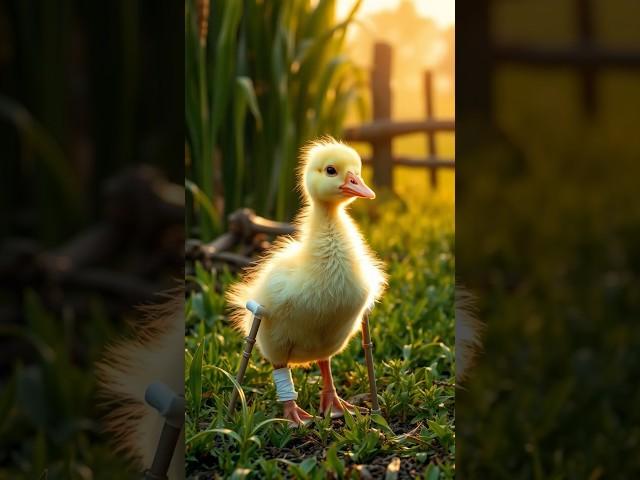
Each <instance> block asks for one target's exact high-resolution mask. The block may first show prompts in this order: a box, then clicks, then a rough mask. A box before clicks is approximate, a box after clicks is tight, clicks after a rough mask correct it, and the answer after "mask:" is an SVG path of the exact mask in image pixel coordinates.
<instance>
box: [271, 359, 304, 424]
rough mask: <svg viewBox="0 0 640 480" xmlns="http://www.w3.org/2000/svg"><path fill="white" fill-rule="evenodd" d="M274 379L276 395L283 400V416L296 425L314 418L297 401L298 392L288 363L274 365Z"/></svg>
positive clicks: (280, 400)
mask: <svg viewBox="0 0 640 480" xmlns="http://www.w3.org/2000/svg"><path fill="white" fill-rule="evenodd" d="M273 380H274V382H275V384H276V396H277V399H278V401H279V402H282V406H283V408H284V414H283V417H284V418H286V419H287V420H290V421H291V422H292V423H293V424H294V425H304V424H305V423H306V422H309V421H311V420H312V419H313V415H310V414H309V413H307V412H305V411H304V410H303V409H302V408H300V407H299V406H298V404H297V403H296V399H297V398H298V392H296V391H295V389H294V387H293V380H292V378H291V370H289V368H288V367H287V365H274V366H273Z"/></svg>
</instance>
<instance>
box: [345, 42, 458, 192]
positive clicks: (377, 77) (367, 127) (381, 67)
mask: <svg viewBox="0 0 640 480" xmlns="http://www.w3.org/2000/svg"><path fill="white" fill-rule="evenodd" d="M391 60H392V49H391V46H390V45H388V44H386V43H376V44H375V46H374V60H373V70H372V72H371V93H372V100H373V121H372V122H370V123H365V124H362V125H357V126H353V127H349V128H347V129H346V130H345V135H344V138H345V140H348V141H352V142H366V143H369V144H371V147H372V152H373V155H372V157H371V158H364V159H363V161H364V163H365V164H367V163H368V164H371V165H372V166H373V182H374V184H375V185H378V186H384V187H393V167H394V166H398V165H402V166H407V167H417V168H427V169H429V170H430V173H431V184H432V185H433V186H434V187H437V182H438V176H437V171H438V169H441V168H451V169H454V168H455V160H454V159H449V158H441V157H439V156H438V154H437V150H436V138H435V137H436V134H437V133H439V132H452V133H455V120H454V119H453V118H446V119H438V118H435V117H434V111H433V75H432V73H431V72H430V71H426V72H425V73H424V94H425V118H424V119H423V120H411V121H393V120H391V104H392V95H391ZM412 133H424V134H425V135H426V136H427V146H428V154H427V157H426V158H413V157H400V156H394V155H393V152H392V148H391V143H392V140H393V138H394V137H397V136H400V135H407V134H412Z"/></svg>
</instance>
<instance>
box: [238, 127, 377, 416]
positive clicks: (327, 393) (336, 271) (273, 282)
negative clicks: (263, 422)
mask: <svg viewBox="0 0 640 480" xmlns="http://www.w3.org/2000/svg"><path fill="white" fill-rule="evenodd" d="M298 189H299V191H300V192H301V194H302V200H303V207H302V209H301V211H300V212H299V214H298V215H297V217H296V220H295V223H296V224H297V227H298V228H297V231H298V232H299V233H298V234H297V235H296V236H295V237H293V238H286V239H284V240H279V241H278V242H276V244H275V245H274V247H273V248H272V249H271V250H270V252H269V253H268V254H267V256H266V257H264V258H263V259H262V260H261V261H260V262H259V263H258V264H257V266H255V267H253V268H251V269H249V270H248V271H247V272H246V275H245V277H244V279H243V281H241V282H239V283H237V284H235V285H233V286H232V287H231V288H230V289H229V290H228V293H227V300H228V302H229V304H230V307H231V319H232V321H233V322H234V324H235V326H236V327H237V328H238V329H239V330H241V331H242V332H244V333H245V334H247V333H248V331H249V328H250V326H251V313H249V312H247V310H246V309H245V305H246V303H247V301H248V300H255V301H257V302H258V303H259V304H261V305H262V306H263V307H264V308H265V310H266V312H267V315H266V317H265V318H263V320H262V324H261V326H260V329H259V330H258V335H257V339H256V341H257V342H256V343H257V346H258V349H259V351H260V352H261V354H262V356H263V357H264V358H265V359H266V360H268V361H269V362H270V363H271V364H272V365H273V368H274V373H273V375H274V381H275V383H276V387H277V398H278V401H279V402H282V404H283V409H284V418H286V419H288V420H290V421H292V422H294V423H295V424H301V423H303V422H304V421H308V420H310V419H311V418H312V416H311V415H310V414H309V413H307V412H306V411H304V410H303V409H302V408H300V407H299V406H298V405H297V404H296V401H295V400H296V399H297V393H296V392H295V389H294V387H293V381H292V379H291V372H290V369H289V367H290V366H297V365H303V366H306V365H308V364H310V363H312V362H317V363H318V365H319V367H320V373H321V376H322V385H323V388H322V392H321V396H320V411H322V412H329V413H331V415H332V416H334V417H335V416H340V415H342V414H343V413H344V409H345V408H347V409H350V410H351V409H353V408H354V407H353V406H352V405H350V404H348V403H347V402H345V401H344V400H342V399H341V398H340V397H339V396H338V394H337V392H336V388H335V384H334V382H333V378H332V374H331V363H330V361H331V357H332V356H334V355H336V354H337V353H339V352H340V351H342V350H343V349H344V348H345V347H346V345H347V344H348V342H349V340H350V339H351V337H352V336H353V335H354V334H356V332H357V331H358V330H359V329H360V325H361V320H362V316H363V315H364V314H365V313H366V312H368V311H369V310H370V309H371V308H372V307H373V305H374V303H375V302H376V300H378V299H379V298H380V296H381V294H382V293H383V290H384V287H385V285H386V275H385V273H384V272H383V265H382V263H381V262H380V261H379V260H378V259H377V258H376V257H375V255H374V254H373V253H372V252H371V250H370V249H369V247H368V246H367V244H366V242H365V240H364V239H363V237H362V235H361V234H360V232H359V231H358V228H357V227H356V225H355V223H354V221H353V220H352V219H351V217H350V216H349V215H348V213H347V211H346V207H347V206H348V205H349V204H351V203H352V202H353V201H354V200H356V199H358V198H365V199H373V198H375V193H374V192H373V190H371V188H369V187H368V186H367V185H366V184H365V182H364V180H363V179H362V160H361V159H360V156H359V155H358V153H357V152H356V151H355V150H354V149H353V148H351V147H349V146H347V145H344V144H342V143H340V142H337V141H336V140H334V139H332V138H325V139H323V140H320V141H316V142H313V143H311V144H310V145H308V146H307V147H305V148H304V149H303V151H302V155H301V162H300V166H299V169H298Z"/></svg>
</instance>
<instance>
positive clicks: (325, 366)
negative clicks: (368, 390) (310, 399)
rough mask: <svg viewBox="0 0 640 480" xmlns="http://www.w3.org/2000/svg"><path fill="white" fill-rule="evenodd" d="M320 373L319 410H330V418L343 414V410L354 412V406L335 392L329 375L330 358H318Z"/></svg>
mask: <svg viewBox="0 0 640 480" xmlns="http://www.w3.org/2000/svg"><path fill="white" fill-rule="evenodd" d="M318 366H319V367H320V374H321V375H322V393H320V411H321V412H323V413H326V412H327V410H330V411H331V418H338V417H342V416H343V415H344V411H345V409H346V410H349V412H354V411H355V408H356V407H354V406H353V405H351V404H350V403H348V402H345V401H344V400H342V399H341V398H340V397H339V396H338V393H337V392H336V386H335V385H334V384H333V376H332V375H331V359H327V360H318Z"/></svg>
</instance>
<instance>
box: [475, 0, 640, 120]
mask: <svg viewBox="0 0 640 480" xmlns="http://www.w3.org/2000/svg"><path fill="white" fill-rule="evenodd" d="M485 1H486V0H485ZM485 8H489V3H488V2H487V3H486V7H485ZM575 8H576V19H577V27H578V39H577V42H576V44H575V45H573V46H571V47H568V48H547V47H532V46H528V45H527V46H518V45H494V46H493V55H494V58H493V61H494V62H495V63H497V64H520V65H527V66H539V67H542V68H567V67H570V68H572V69H575V70H577V71H578V72H579V73H580V76H581V78H582V106H583V109H584V111H585V113H587V114H588V115H594V114H595V113H596V112H597V96H596V78H597V74H598V71H599V70H602V69H611V68H619V69H638V68H640V51H637V50H626V51H625V50H620V49H614V48H610V47H604V46H599V45H597V44H596V38H595V28H594V19H595V16H594V12H593V2H592V1H591V0H576V6H575ZM479 17H480V18H482V16H481V15H480V16H479Z"/></svg>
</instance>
